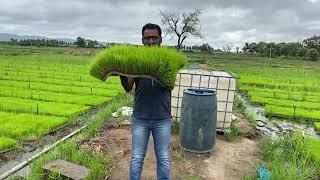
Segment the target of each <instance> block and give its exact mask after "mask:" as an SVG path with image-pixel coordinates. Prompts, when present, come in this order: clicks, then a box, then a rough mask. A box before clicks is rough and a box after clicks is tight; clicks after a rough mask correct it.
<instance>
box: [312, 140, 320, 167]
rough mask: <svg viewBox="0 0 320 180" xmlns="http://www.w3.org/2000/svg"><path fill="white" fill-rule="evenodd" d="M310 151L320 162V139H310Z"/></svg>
mask: <svg viewBox="0 0 320 180" xmlns="http://www.w3.org/2000/svg"><path fill="white" fill-rule="evenodd" d="M310 149H311V153H312V155H313V157H314V158H315V159H316V160H317V161H318V162H320V139H314V138H310Z"/></svg>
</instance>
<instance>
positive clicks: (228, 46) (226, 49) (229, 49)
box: [222, 43, 233, 53]
mask: <svg viewBox="0 0 320 180" xmlns="http://www.w3.org/2000/svg"><path fill="white" fill-rule="evenodd" d="M232 47H233V44H232V43H228V44H226V45H224V46H223V47H222V50H223V51H224V52H228V53H230V52H231V49H232Z"/></svg>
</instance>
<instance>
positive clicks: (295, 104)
mask: <svg viewBox="0 0 320 180" xmlns="http://www.w3.org/2000/svg"><path fill="white" fill-rule="evenodd" d="M250 102H252V103H255V104H262V105H265V104H271V105H276V106H285V107H291V108H293V109H295V108H299V109H301V108H303V109H314V110H320V102H308V101H293V100H284V99H275V98H266V97H260V96H251V97H250Z"/></svg>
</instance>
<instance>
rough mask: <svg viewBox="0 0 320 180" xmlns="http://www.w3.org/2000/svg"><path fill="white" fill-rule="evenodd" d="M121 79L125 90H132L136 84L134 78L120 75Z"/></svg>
mask: <svg viewBox="0 0 320 180" xmlns="http://www.w3.org/2000/svg"><path fill="white" fill-rule="evenodd" d="M120 80H121V84H122V86H123V88H124V90H126V92H129V91H131V89H132V87H133V84H134V78H132V77H126V76H122V75H120Z"/></svg>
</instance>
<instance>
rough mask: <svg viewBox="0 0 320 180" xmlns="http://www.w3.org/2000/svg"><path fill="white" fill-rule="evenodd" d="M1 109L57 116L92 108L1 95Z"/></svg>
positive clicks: (74, 113) (70, 114)
mask: <svg viewBox="0 0 320 180" xmlns="http://www.w3.org/2000/svg"><path fill="white" fill-rule="evenodd" d="M0 102H1V104H0V110H1V111H6V112H17V113H33V114H44V115H55V116H72V115H76V114H77V113H80V112H84V111H87V110H89V109H90V107H89V106H83V105H76V104H65V103H55V102H44V101H35V100H28V99H20V98H12V97H0Z"/></svg>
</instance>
